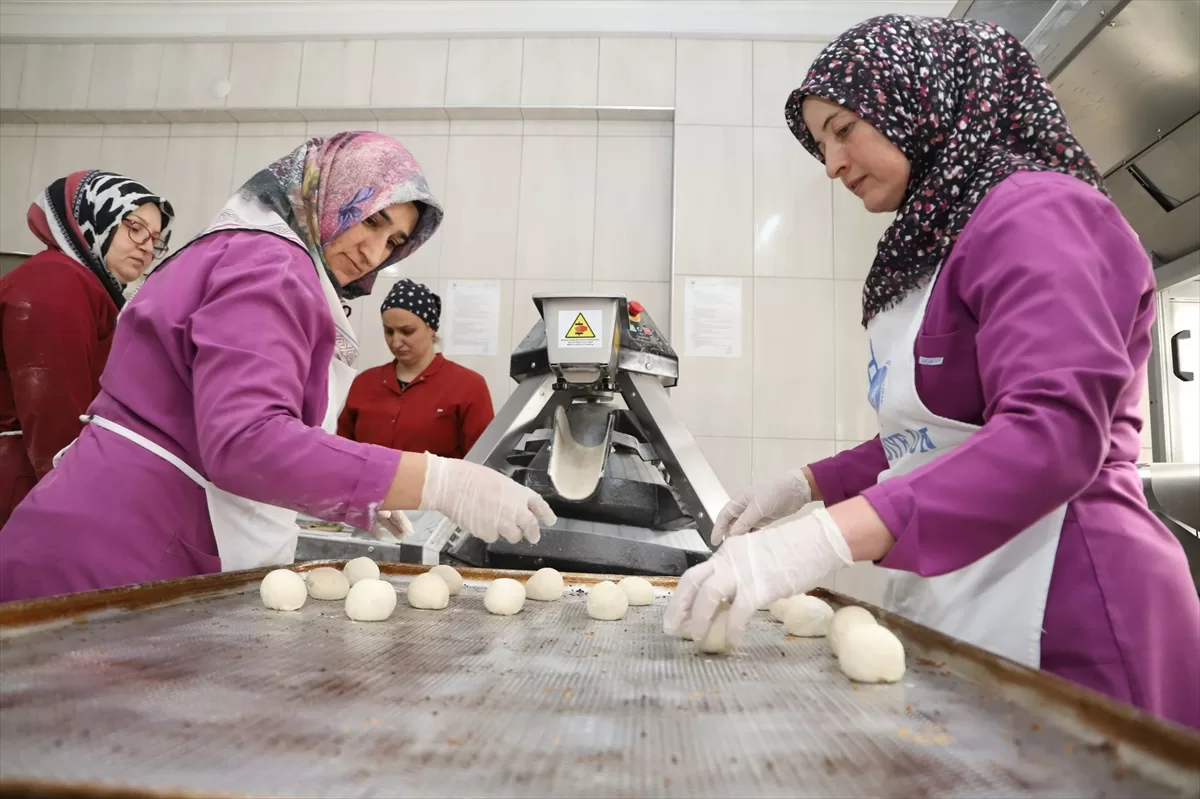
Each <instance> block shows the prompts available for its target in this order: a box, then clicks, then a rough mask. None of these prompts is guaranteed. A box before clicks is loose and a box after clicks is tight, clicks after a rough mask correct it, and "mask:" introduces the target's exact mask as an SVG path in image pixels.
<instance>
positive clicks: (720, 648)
mask: <svg viewBox="0 0 1200 799" xmlns="http://www.w3.org/2000/svg"><path fill="white" fill-rule="evenodd" d="M728 626H729V603H728V602H722V603H721V605H720V607H718V608H717V615H716V616H713V620H712V624H711V625H709V628H708V632H707V633H705V634H704V640H703V641H701V642H700V651H701V652H704V653H706V654H709V655H719V654H721V653H723V652H730V651H732V650H733V647H732V646H731V645H730V643H729V637H728V636H727V635H726V630H727V628H728Z"/></svg>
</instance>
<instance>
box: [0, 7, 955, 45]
mask: <svg viewBox="0 0 1200 799" xmlns="http://www.w3.org/2000/svg"><path fill="white" fill-rule="evenodd" d="M953 7H954V0H252V2H243V1H242V0H126V1H125V2H113V1H112V0H0V40H4V41H64V40H67V41H137V40H139V39H153V40H163V39H177V40H204V39H221V40H231V39H323V38H341V39H345V38H405V37H424V36H441V37H445V36H525V35H533V36H572V35H591V36H595V35H618V36H622V35H624V36H638V35H641V36H677V37H702V38H755V39H797V40H814V41H828V40H830V39H832V38H833V37H834V36H836V35H838V34H839V33H841V32H842V31H844V30H846V29H847V28H849V27H851V26H852V25H854V24H855V23H857V22H859V21H861V20H864V19H868V18H870V17H873V16H877V15H880V14H889V13H902V14H918V15H925V16H944V15H947V14H949V13H950V11H951V9H953Z"/></svg>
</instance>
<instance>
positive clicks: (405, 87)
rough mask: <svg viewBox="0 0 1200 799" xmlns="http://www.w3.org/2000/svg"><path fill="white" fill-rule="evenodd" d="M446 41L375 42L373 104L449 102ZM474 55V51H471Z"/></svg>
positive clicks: (448, 48) (372, 84)
mask: <svg viewBox="0 0 1200 799" xmlns="http://www.w3.org/2000/svg"><path fill="white" fill-rule="evenodd" d="M449 51H450V42H449V41H448V40H446V39H410V40H383V41H378V42H376V43H375V69H374V72H373V74H372V77H371V104H372V105H379V106H404V105H412V106H439V105H441V104H442V103H443V101H445V100H446V64H447V58H448V56H449ZM467 54H468V55H469V54H470V48H467Z"/></svg>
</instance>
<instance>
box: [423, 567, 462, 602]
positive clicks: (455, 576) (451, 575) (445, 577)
mask: <svg viewBox="0 0 1200 799" xmlns="http://www.w3.org/2000/svg"><path fill="white" fill-rule="evenodd" d="M429 573H430V574H436V575H437V576H438V577H441V578H442V581H443V582H445V583H446V588H448V589H450V596H455V595H456V594H458V592H459V591H461V590H462V587H463V578H462V575H461V574H459V573H458V572H457V571H456V570H455V568H454V567H453V566H447V565H446V564H444V563H439V564H438V565H437V566H434V567H433V568H432V569H430V570H429Z"/></svg>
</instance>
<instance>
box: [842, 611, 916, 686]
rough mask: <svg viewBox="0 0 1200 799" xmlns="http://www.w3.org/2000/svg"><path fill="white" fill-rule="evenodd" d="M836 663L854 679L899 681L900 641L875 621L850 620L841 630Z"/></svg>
mask: <svg viewBox="0 0 1200 799" xmlns="http://www.w3.org/2000/svg"><path fill="white" fill-rule="evenodd" d="M838 666H839V667H841V669H842V674H845V675H846V676H847V677H849V678H850V679H852V680H854V681H855V682H899V681H900V678H901V677H903V676H904V645H903V644H901V643H900V639H899V638H897V637H896V636H895V635H894V634H893V633H892V631H891V630H889V629H887V628H886V627H880V626H879V624H878V623H876V624H852V625H850V627H849V628H847V629H846V631H845V633H843V634H842V642H841V645H840V646H839V648H838Z"/></svg>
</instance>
